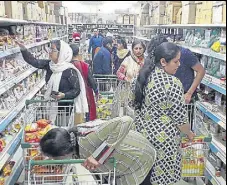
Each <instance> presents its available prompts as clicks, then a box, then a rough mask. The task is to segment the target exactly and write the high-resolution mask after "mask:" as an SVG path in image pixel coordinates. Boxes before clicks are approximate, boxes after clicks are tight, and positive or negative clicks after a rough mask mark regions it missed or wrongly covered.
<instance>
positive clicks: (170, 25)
mask: <svg viewBox="0 0 227 185" xmlns="http://www.w3.org/2000/svg"><path fill="white" fill-rule="evenodd" d="M144 28H188V29H194V28H226V24H165V25H164V24H158V25H144Z"/></svg>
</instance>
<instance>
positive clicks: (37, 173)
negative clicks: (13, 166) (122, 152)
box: [28, 158, 116, 185]
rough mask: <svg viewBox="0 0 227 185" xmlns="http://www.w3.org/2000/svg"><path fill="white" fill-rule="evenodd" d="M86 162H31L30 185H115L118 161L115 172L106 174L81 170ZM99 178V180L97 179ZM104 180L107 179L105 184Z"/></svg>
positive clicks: (114, 163) (29, 169)
mask: <svg viewBox="0 0 227 185" xmlns="http://www.w3.org/2000/svg"><path fill="white" fill-rule="evenodd" d="M83 162H84V160H76V159H69V160H45V161H34V160H30V161H29V167H28V185H38V184H42V185H115V168H116V160H115V159H113V158H112V159H110V160H109V162H110V163H113V170H110V171H108V172H105V173H90V172H86V171H83V172H81V170H80V171H79V170H77V169H79V167H80V166H81V164H82V163H83ZM95 176H98V177H99V179H96V178H95ZM104 178H105V179H106V181H107V182H106V181H105V183H104Z"/></svg>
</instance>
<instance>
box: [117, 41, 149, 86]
mask: <svg viewBox="0 0 227 185" xmlns="http://www.w3.org/2000/svg"><path fill="white" fill-rule="evenodd" d="M145 50H146V46H145V45H144V43H143V42H141V41H139V40H136V41H134V42H133V43H132V52H131V55H130V56H128V57H126V58H125V59H124V61H123V62H122V63H121V65H120V67H119V69H118V71H117V77H118V79H120V80H125V81H127V82H132V79H133V78H134V77H136V76H137V75H138V73H139V70H140V69H141V67H142V66H143V64H144V52H145Z"/></svg>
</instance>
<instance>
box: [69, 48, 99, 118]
mask: <svg viewBox="0 0 227 185" xmlns="http://www.w3.org/2000/svg"><path fill="white" fill-rule="evenodd" d="M70 47H71V48H72V50H73V59H72V63H73V64H74V65H75V67H76V68H77V69H78V70H79V71H80V72H81V75H82V77H83V78H84V82H85V87H86V95H87V100H88V106H89V115H87V116H86V121H92V120H95V119H96V118H97V116H96V104H95V98H94V94H93V91H94V92H95V95H96V97H97V96H98V88H97V84H96V82H95V80H94V78H93V75H92V72H91V70H90V68H89V65H88V64H87V63H85V62H84V61H81V60H80V59H79V46H78V45H76V44H71V45H70ZM92 90H93V91H92Z"/></svg>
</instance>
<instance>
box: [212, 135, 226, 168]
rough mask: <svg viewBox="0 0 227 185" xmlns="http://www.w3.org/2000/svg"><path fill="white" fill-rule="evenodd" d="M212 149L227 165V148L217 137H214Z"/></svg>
mask: <svg viewBox="0 0 227 185" xmlns="http://www.w3.org/2000/svg"><path fill="white" fill-rule="evenodd" d="M210 149H211V150H212V152H213V153H215V154H216V155H217V156H218V157H219V158H220V159H221V160H222V162H224V163H225V164H226V146H224V145H223V144H222V143H221V142H220V141H218V140H217V139H216V138H215V137H212V142H211V144H210Z"/></svg>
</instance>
